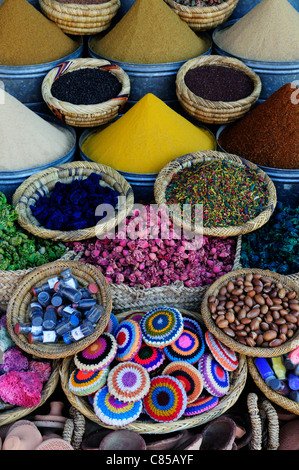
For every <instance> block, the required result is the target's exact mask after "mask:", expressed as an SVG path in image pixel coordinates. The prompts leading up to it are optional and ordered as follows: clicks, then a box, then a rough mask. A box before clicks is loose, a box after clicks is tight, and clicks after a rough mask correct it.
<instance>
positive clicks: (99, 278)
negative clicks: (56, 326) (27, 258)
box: [6, 261, 112, 359]
mask: <svg viewBox="0 0 299 470" xmlns="http://www.w3.org/2000/svg"><path fill="white" fill-rule="evenodd" d="M68 268H70V269H71V272H72V275H73V276H74V277H75V278H76V279H77V281H78V284H79V286H80V287H87V286H88V285H89V284H96V286H97V287H98V293H97V294H95V298H96V300H97V303H98V304H99V305H102V306H103V307H104V312H103V314H102V316H101V317H100V319H99V320H98V322H97V324H96V327H95V330H94V331H93V332H92V333H91V334H90V335H88V336H85V337H84V338H81V339H80V340H78V341H76V342H74V343H71V344H65V343H64V341H63V340H62V339H61V340H59V341H58V342H56V343H38V342H37V343H33V344H30V343H29V342H28V337H27V335H23V334H19V335H17V334H16V333H15V332H14V326H15V325H16V324H17V323H21V324H23V323H30V320H29V316H28V307H29V305H30V303H31V302H33V301H34V299H36V297H34V295H33V293H32V288H33V287H39V286H40V285H42V284H44V283H45V282H46V281H47V280H48V279H51V278H53V277H55V276H59V274H60V273H61V271H63V270H64V269H68ZM111 310H112V299H111V292H110V288H109V284H108V282H107V281H106V279H105V277H104V276H103V275H102V274H101V273H100V271H99V270H98V269H97V268H95V267H94V266H91V265H90V264H84V263H80V262H78V261H54V262H52V263H47V264H44V265H43V266H41V267H39V268H36V269H34V270H33V271H32V272H31V273H29V274H27V275H26V276H25V277H24V278H23V279H22V281H21V282H20V284H19V285H18V287H17V288H16V289H15V292H14V293H13V295H12V297H11V299H10V301H9V304H8V306H7V313H6V318H7V328H8V332H9V334H10V336H11V338H12V340H13V341H14V342H15V344H16V345H17V346H19V348H20V349H22V350H23V351H25V352H27V353H29V354H32V355H34V356H37V357H41V358H47V359H61V358H64V357H67V356H71V355H73V354H76V353H77V352H78V351H81V350H82V349H84V348H86V347H87V346H89V345H90V344H91V343H93V342H94V341H95V340H96V338H98V337H99V336H100V335H101V334H102V333H103V331H104V329H105V328H106V325H107V323H108V321H109V318H110V313H111Z"/></svg>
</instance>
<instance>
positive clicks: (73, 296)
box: [54, 281, 82, 302]
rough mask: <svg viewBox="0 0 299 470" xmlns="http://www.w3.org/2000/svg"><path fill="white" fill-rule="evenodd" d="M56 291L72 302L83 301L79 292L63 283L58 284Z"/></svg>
mask: <svg viewBox="0 0 299 470" xmlns="http://www.w3.org/2000/svg"><path fill="white" fill-rule="evenodd" d="M54 290H55V292H56V293H57V294H59V295H61V296H62V297H66V298H67V299H68V300H70V301H71V302H79V300H81V297H82V294H81V292H80V291H79V290H77V289H73V288H72V287H68V286H66V285H64V284H63V283H62V282H61V281H59V282H57V283H56V284H55V286H54Z"/></svg>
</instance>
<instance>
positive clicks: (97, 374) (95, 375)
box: [69, 367, 109, 396]
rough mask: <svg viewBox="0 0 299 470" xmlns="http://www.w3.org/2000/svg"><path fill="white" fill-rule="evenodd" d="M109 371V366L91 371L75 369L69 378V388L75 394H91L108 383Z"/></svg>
mask: <svg viewBox="0 0 299 470" xmlns="http://www.w3.org/2000/svg"><path fill="white" fill-rule="evenodd" d="M108 373H109V367H107V368H106V369H102V370H90V371H88V370H80V369H75V370H74V371H73V372H72V373H71V375H70V378H69V389H70V391H71V392H72V393H73V394H74V395H79V396H86V395H90V394H91V393H94V392H97V391H98V390H99V389H100V388H101V387H103V386H104V385H105V384H106V381H107V377H108Z"/></svg>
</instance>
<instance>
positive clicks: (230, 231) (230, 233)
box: [154, 150, 277, 237]
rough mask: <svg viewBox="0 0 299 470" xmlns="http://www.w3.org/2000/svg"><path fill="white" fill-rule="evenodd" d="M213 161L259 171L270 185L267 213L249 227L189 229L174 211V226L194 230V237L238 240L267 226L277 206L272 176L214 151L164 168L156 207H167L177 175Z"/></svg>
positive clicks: (156, 189) (157, 184) (158, 182)
mask: <svg viewBox="0 0 299 470" xmlns="http://www.w3.org/2000/svg"><path fill="white" fill-rule="evenodd" d="M211 160H218V161H221V160H226V161H227V162H229V163H231V164H233V165H236V166H239V167H242V168H250V169H253V170H257V171H258V174H259V175H260V176H261V177H262V178H263V180H264V181H265V183H266V184H267V188H268V193H269V198H268V205H267V207H265V208H264V210H262V211H261V212H260V213H259V214H258V215H257V216H256V217H255V218H253V219H251V220H249V221H247V222H246V223H244V224H242V225H236V226H228V227H218V226H215V227H205V226H203V227H201V226H199V227H193V226H192V227H191V226H190V224H189V225H188V224H187V223H185V222H184V221H182V219H181V218H179V217H178V216H176V215H175V213H174V212H173V211H172V210H171V209H170V210H169V214H170V217H171V218H172V220H173V221H174V223H175V224H176V225H177V226H178V227H179V226H181V227H183V228H184V229H186V230H187V231H190V230H191V231H192V233H195V234H196V233H198V234H200V233H203V235H207V236H212V237H236V236H239V235H243V234H245V233H249V232H252V231H253V230H257V229H258V228H260V227H261V226H262V225H264V224H265V223H266V222H268V220H269V218H270V217H271V215H272V214H273V212H274V209H275V206H276V203H277V197H276V189H275V186H274V183H273V182H272V180H271V179H270V178H269V176H268V175H267V174H266V173H265V172H264V171H263V170H261V169H260V168H259V167H258V166H257V165H255V164H253V163H251V162H249V161H248V160H245V159H241V158H240V157H238V156H237V155H232V154H226V153H224V152H217V151H213V150H208V151H204V152H194V153H189V154H187V155H183V156H182V157H179V158H176V159H175V160H172V161H171V162H170V163H168V164H167V165H166V166H165V167H164V168H162V170H161V171H160V173H159V174H158V176H157V178H156V181H155V186H154V194H155V201H156V203H157V204H161V205H162V206H165V205H166V206H167V201H166V198H165V192H166V189H167V187H168V185H169V183H170V181H171V179H172V176H173V175H174V174H176V173H178V172H179V171H181V170H182V169H183V168H191V167H192V166H193V165H194V164H196V163H200V162H208V161H211Z"/></svg>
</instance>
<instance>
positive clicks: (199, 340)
mask: <svg viewBox="0 0 299 470" xmlns="http://www.w3.org/2000/svg"><path fill="white" fill-rule="evenodd" d="M204 350H205V344H204V340H203V337H202V336H201V335H199V334H198V333H196V332H195V331H193V330H191V329H190V328H187V327H185V328H184V329H183V331H182V333H181V334H180V336H179V338H178V339H176V340H175V341H174V342H173V343H172V344H170V345H169V346H166V347H165V348H164V352H165V355H166V356H167V357H168V359H170V360H171V361H187V362H189V363H190V364H195V362H197V361H198V359H199V358H200V357H201V356H202V355H203V353H204Z"/></svg>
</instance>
